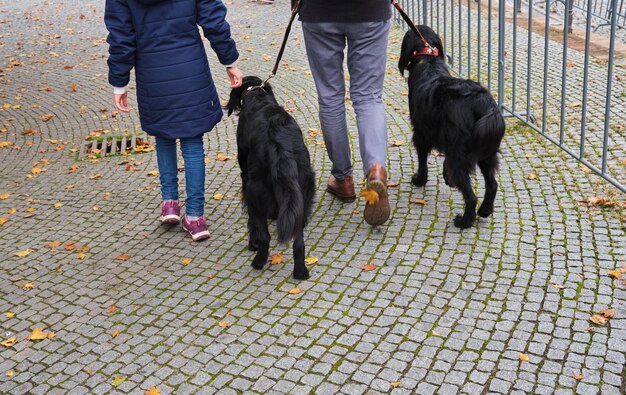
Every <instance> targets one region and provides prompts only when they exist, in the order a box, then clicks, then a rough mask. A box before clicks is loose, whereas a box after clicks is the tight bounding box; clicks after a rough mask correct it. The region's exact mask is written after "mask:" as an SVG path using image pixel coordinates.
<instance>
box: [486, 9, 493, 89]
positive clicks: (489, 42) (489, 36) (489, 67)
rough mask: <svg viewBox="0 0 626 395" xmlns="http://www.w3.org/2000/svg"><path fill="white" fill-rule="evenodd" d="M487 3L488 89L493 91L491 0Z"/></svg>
mask: <svg viewBox="0 0 626 395" xmlns="http://www.w3.org/2000/svg"><path fill="white" fill-rule="evenodd" d="M488 1H489V3H488V4H487V10H488V16H487V65H488V66H487V89H488V90H489V92H492V89H491V9H492V8H491V7H492V4H491V1H492V0H488Z"/></svg>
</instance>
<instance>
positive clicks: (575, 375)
mask: <svg viewBox="0 0 626 395" xmlns="http://www.w3.org/2000/svg"><path fill="white" fill-rule="evenodd" d="M573 377H574V379H575V380H582V379H583V378H584V377H585V376H583V375H582V374H580V373H575V374H574V376H573Z"/></svg>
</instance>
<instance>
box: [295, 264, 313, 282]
mask: <svg viewBox="0 0 626 395" xmlns="http://www.w3.org/2000/svg"><path fill="white" fill-rule="evenodd" d="M310 277H311V276H310V275H309V270H308V269H307V268H306V267H304V268H303V269H298V268H294V269H293V278H295V279H296V280H308V279H309V278H310Z"/></svg>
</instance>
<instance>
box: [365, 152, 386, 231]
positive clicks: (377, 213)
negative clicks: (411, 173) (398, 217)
mask: <svg viewBox="0 0 626 395" xmlns="http://www.w3.org/2000/svg"><path fill="white" fill-rule="evenodd" d="M365 188H366V189H371V190H374V191H376V192H377V193H378V202H376V203H374V204H368V203H365V210H363V217H365V222H367V223H368V224H370V225H372V226H377V225H382V224H384V223H385V222H386V221H387V220H388V219H389V215H390V214H391V208H390V207H389V196H388V195H387V171H386V170H385V168H384V167H382V166H381V165H380V164H378V163H374V165H372V167H370V169H369V171H368V172H367V185H366V187H365Z"/></svg>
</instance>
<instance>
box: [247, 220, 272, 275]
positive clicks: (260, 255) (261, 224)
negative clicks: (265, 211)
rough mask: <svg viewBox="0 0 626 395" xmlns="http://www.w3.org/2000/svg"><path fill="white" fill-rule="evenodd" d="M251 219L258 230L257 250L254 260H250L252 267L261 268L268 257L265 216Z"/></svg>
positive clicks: (268, 240) (268, 239)
mask: <svg viewBox="0 0 626 395" xmlns="http://www.w3.org/2000/svg"><path fill="white" fill-rule="evenodd" d="M252 214H253V213H250V215H251V216H252ZM253 221H254V222H255V223H254V225H255V226H256V228H257V230H258V235H257V236H258V237H257V242H258V250H257V252H256V255H255V256H254V260H252V267H253V268H255V269H257V270H261V269H263V266H265V264H266V263H267V258H268V257H269V250H270V232H269V230H268V229H267V219H265V217H255V218H254V220H253Z"/></svg>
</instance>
